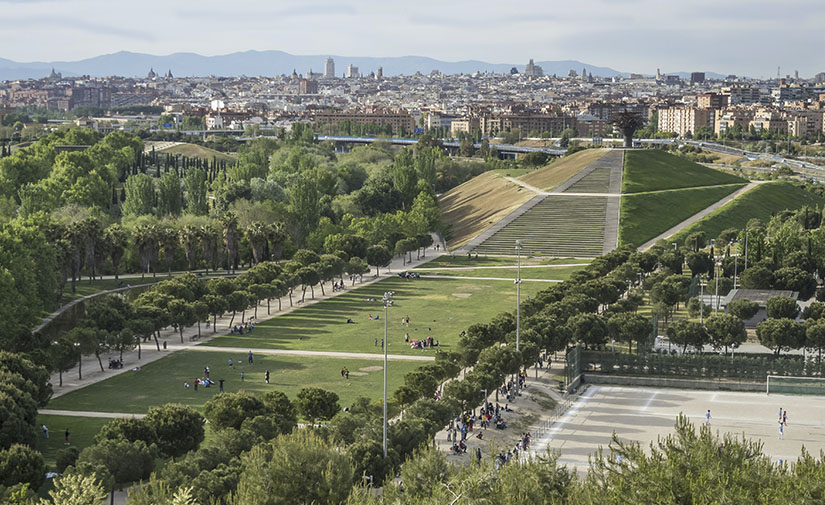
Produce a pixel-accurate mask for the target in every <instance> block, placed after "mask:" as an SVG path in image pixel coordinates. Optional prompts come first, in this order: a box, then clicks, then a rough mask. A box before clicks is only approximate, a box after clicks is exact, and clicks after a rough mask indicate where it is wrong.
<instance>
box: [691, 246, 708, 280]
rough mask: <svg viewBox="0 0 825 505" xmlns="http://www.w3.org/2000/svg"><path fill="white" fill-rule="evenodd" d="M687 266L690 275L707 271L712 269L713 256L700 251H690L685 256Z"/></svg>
mask: <svg viewBox="0 0 825 505" xmlns="http://www.w3.org/2000/svg"><path fill="white" fill-rule="evenodd" d="M685 261H686V262H687V265H688V268H690V273H691V275H692V276H694V277H696V276H697V275H699V274H704V273H708V272H710V271H711V270H712V269H713V258H711V257H710V254H708V253H706V252H704V251H700V252H690V253H688V254H687V255H686V256H685Z"/></svg>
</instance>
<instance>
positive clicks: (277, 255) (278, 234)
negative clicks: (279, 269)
mask: <svg viewBox="0 0 825 505" xmlns="http://www.w3.org/2000/svg"><path fill="white" fill-rule="evenodd" d="M286 237H287V234H286V227H285V226H284V223H282V222H277V223H272V224H270V225H269V237H268V238H269V247H270V249H269V258H271V259H274V260H275V261H278V260H280V259H281V252H282V251H283V248H284V242H285V241H286Z"/></svg>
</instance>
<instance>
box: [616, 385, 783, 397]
mask: <svg viewBox="0 0 825 505" xmlns="http://www.w3.org/2000/svg"><path fill="white" fill-rule="evenodd" d="M601 386H602V387H603V388H605V389H609V390H614V391H653V392H659V393H665V394H666V393H674V394H675V393H679V392H682V393H688V394H691V395H694V396H695V395H711V396H714V395H722V396H738V397H744V398H755V397H756V396H757V395H759V396H763V397H766V398H767V396H768V395H767V394H765V392H764V391H762V392H759V391H714V390H697V389H685V388H653V387H645V386H639V387H635V386H634V387H626V386H610V385H607V384H602V385H601ZM773 396H774V395H771V397H773ZM779 396H780V395H778V394H777V395H776V397H779ZM782 396H786V397H789V398H794V395H782Z"/></svg>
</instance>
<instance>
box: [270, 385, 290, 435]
mask: <svg viewBox="0 0 825 505" xmlns="http://www.w3.org/2000/svg"><path fill="white" fill-rule="evenodd" d="M263 402H264V405H265V406H266V408H267V410H268V411H269V414H268V417H269V418H270V419H271V420H272V421H273V423H274V425H275V427H276V428H277V429H278V433H280V434H287V433H290V432H291V431H292V430H293V429H295V428H296V427H297V426H298V411H297V409H296V408H295V405H294V404H293V403H292V402H291V401H289V398H287V396H286V395H285V394H284V393H282V392H280V391H270V392H268V393H266V394H265V395H264V396H263Z"/></svg>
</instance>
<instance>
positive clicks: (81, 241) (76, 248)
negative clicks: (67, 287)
mask: <svg viewBox="0 0 825 505" xmlns="http://www.w3.org/2000/svg"><path fill="white" fill-rule="evenodd" d="M66 240H67V241H68V242H69V244H70V245H71V247H70V249H69V250H70V251H71V254H72V258H71V265H72V268H71V271H72V294H75V293H77V286H76V284H75V281H76V280H77V279H78V278H79V277H80V269H81V268H83V251H84V250H85V246H86V232H85V230H84V228H83V225H82V222H75V223H72V224H70V225H69V226H67V227H66Z"/></svg>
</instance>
